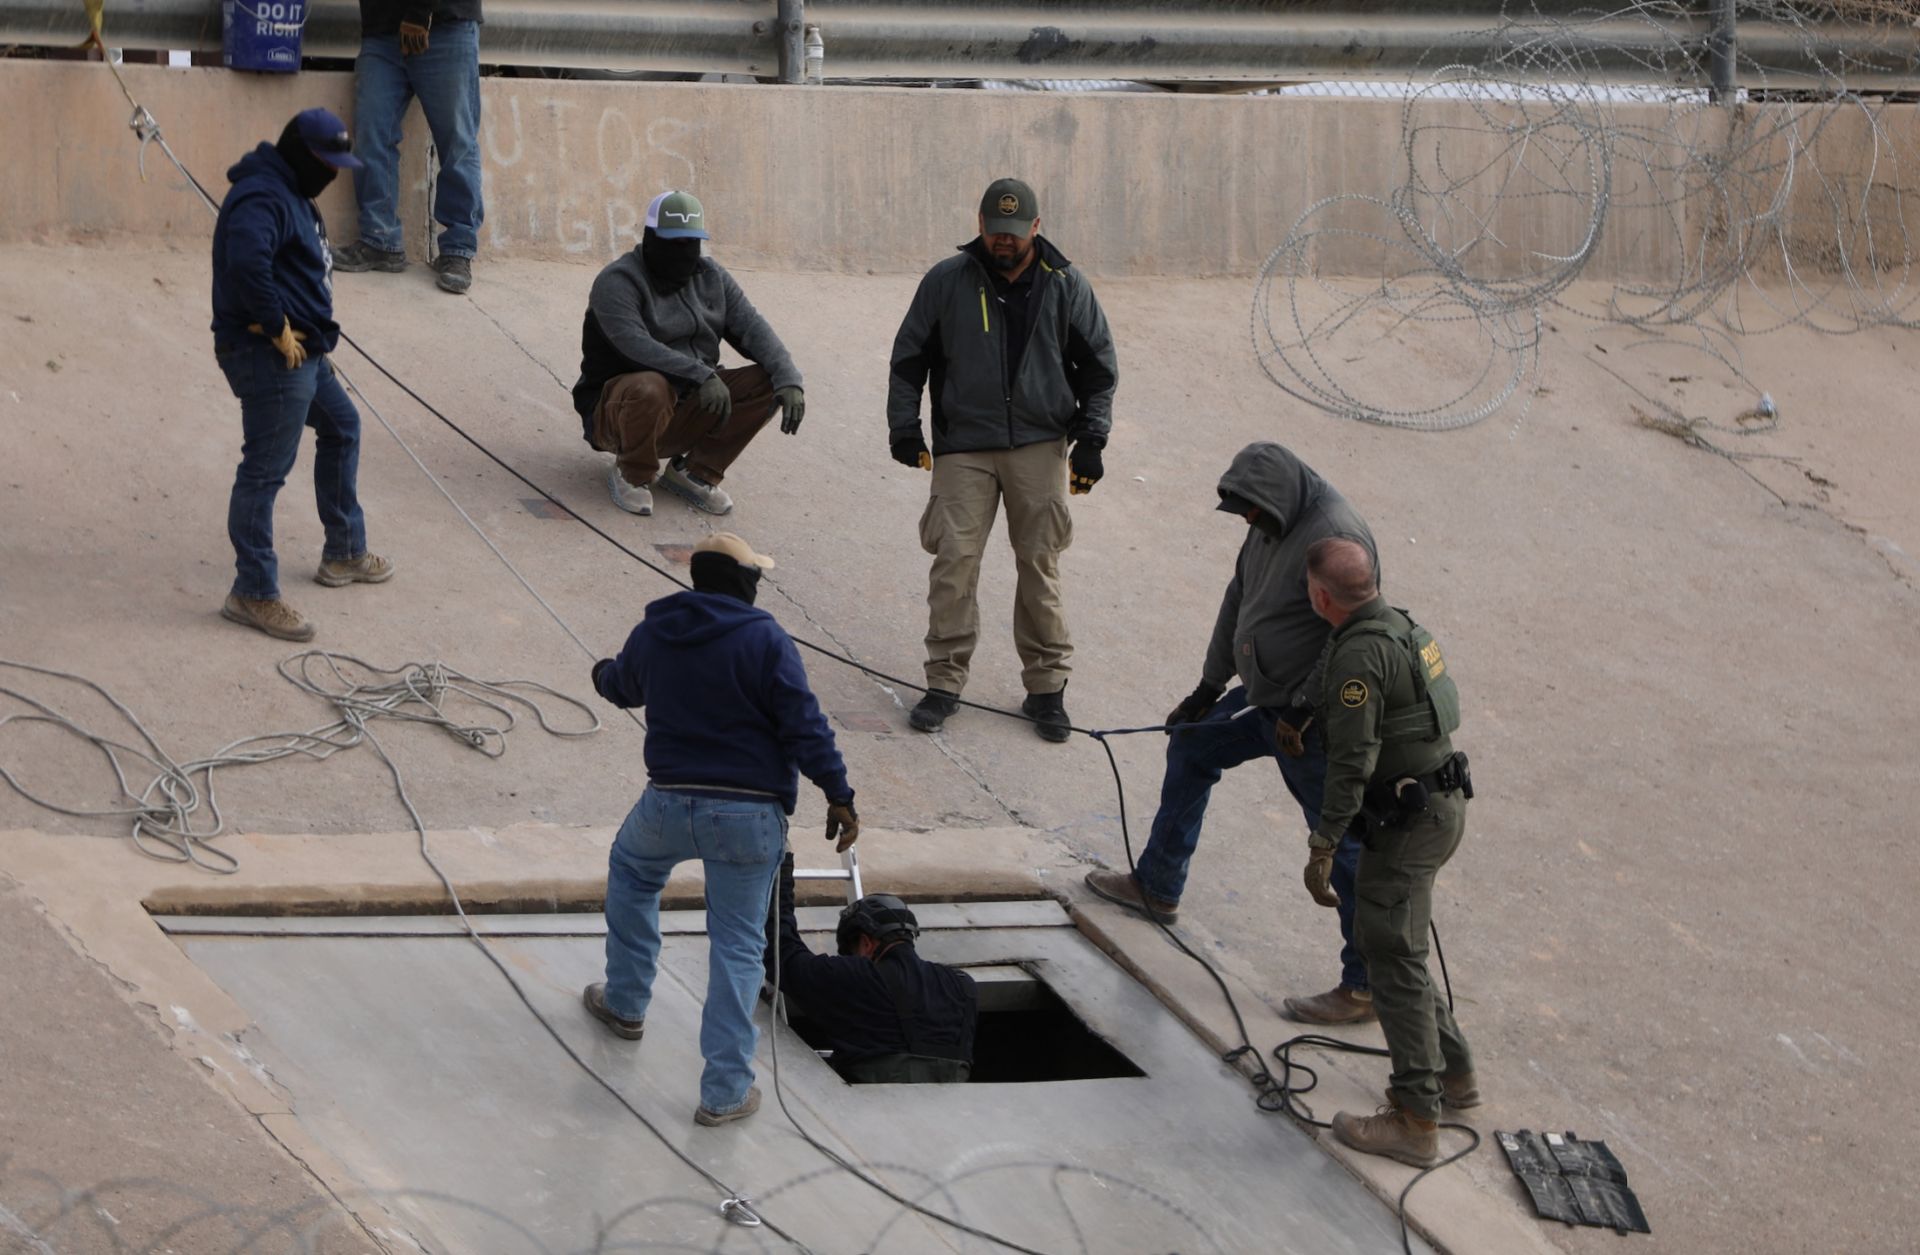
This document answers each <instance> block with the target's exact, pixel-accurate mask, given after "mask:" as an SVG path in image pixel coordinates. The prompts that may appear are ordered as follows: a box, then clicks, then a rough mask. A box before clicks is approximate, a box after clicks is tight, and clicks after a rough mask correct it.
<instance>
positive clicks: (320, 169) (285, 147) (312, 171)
mask: <svg viewBox="0 0 1920 1255" xmlns="http://www.w3.org/2000/svg"><path fill="white" fill-rule="evenodd" d="M273 147H274V151H276V152H278V153H279V154H280V155H281V157H283V158H285V159H286V163H287V164H288V165H290V166H292V167H293V181H294V186H296V187H298V188H299V189H300V194H301V195H302V196H304V197H306V198H307V199H308V200H313V199H314V198H315V197H317V196H319V195H320V193H322V192H324V191H326V190H327V185H328V184H330V183H332V182H333V180H334V178H335V176H337V175H338V174H339V173H340V172H339V171H338V170H335V169H334V168H333V167H332V166H330V165H328V164H327V163H326V162H324V161H322V160H320V158H318V157H316V156H314V155H313V149H311V148H308V147H307V141H305V140H303V139H301V138H300V131H299V129H298V128H297V127H296V126H295V125H294V124H293V123H292V122H289V123H287V129H286V130H284V131H281V132H280V140H279V142H278V143H276V144H274V146H273Z"/></svg>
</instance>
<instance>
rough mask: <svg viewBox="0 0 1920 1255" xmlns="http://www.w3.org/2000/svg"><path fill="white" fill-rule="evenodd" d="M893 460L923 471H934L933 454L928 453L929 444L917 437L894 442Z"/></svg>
mask: <svg viewBox="0 0 1920 1255" xmlns="http://www.w3.org/2000/svg"><path fill="white" fill-rule="evenodd" d="M893 460H894V461H896V462H898V463H899V464H900V465H902V466H911V467H915V468H917V469H919V470H923V471H930V470H932V469H933V454H931V453H929V452H927V442H926V441H924V440H922V439H921V438H920V437H919V436H917V435H914V436H908V437H906V438H905V439H902V440H896V441H894V442H893Z"/></svg>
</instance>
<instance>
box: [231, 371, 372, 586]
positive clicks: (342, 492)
mask: <svg viewBox="0 0 1920 1255" xmlns="http://www.w3.org/2000/svg"><path fill="white" fill-rule="evenodd" d="M214 356H215V358H216V359H217V360H218V361H219V363H220V369H221V371H223V372H224V373H225V374H226V376H227V386H228V387H230V388H232V389H233V395H234V396H236V397H239V398H240V430H241V444H240V469H239V470H238V471H237V472H235V474H234V477H233V496H232V497H231V498H230V499H229V500H228V502H227V537H228V539H230V540H232V541H233V565H234V579H233V591H234V592H235V593H236V594H237V595H239V596H241V597H258V598H261V599H268V598H273V597H278V596H279V595H280V564H279V561H278V560H277V559H276V558H275V557H274V554H273V502H274V498H275V497H277V496H279V494H280V487H281V485H283V484H285V483H286V482H287V472H288V471H290V470H292V469H293V463H294V459H295V458H296V457H298V456H299V454H300V432H301V430H302V429H303V428H307V427H311V428H313V499H314V504H315V505H317V506H318V507H319V508H320V524H321V526H322V527H324V528H325V529H326V533H327V540H326V548H325V549H324V550H323V551H322V554H323V556H324V557H326V558H329V559H333V560H335V561H342V560H345V559H348V558H357V557H359V556H360V555H361V554H363V553H365V552H366V551H367V522H366V519H365V517H364V516H363V515H362V514H361V513H360V497H359V494H358V492H357V490H356V488H355V481H356V480H357V479H358V477H359V473H360V411H359V410H356V409H354V408H353V402H352V401H350V400H348V399H347V393H346V390H345V389H344V388H342V387H341V386H340V380H339V379H338V378H336V377H335V376H334V373H333V366H332V365H331V364H330V363H329V362H328V361H327V359H326V358H325V357H322V356H319V355H317V354H316V355H315V356H313V357H309V358H308V359H307V360H306V361H305V362H304V363H303V364H302V365H301V366H300V368H299V369H298V370H288V369H287V365H286V361H285V359H283V358H282V357H281V356H280V350H278V349H276V348H274V347H273V345H271V344H269V343H267V341H266V340H265V339H263V338H261V337H259V336H249V337H248V338H247V339H246V340H244V341H242V342H241V343H239V344H236V345H234V346H233V347H232V348H229V349H225V350H221V351H218V352H216V353H215V354H214Z"/></svg>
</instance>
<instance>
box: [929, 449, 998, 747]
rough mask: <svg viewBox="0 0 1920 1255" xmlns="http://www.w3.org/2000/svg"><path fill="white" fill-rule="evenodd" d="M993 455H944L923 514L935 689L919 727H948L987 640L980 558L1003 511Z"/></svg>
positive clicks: (931, 686) (936, 463)
mask: <svg viewBox="0 0 1920 1255" xmlns="http://www.w3.org/2000/svg"><path fill="white" fill-rule="evenodd" d="M994 459H995V455H994V454H992V453H942V454H940V455H939V456H938V457H936V458H934V460H933V483H932V485H931V488H930V490H929V492H928V496H927V508H926V510H925V511H923V512H922V513H921V515H920V547H921V548H922V549H924V550H926V552H927V553H929V554H931V555H932V556H933V563H932V565H931V566H930V567H929V568H928V571H927V636H926V647H927V661H926V677H927V687H928V689H930V690H932V691H931V692H929V693H928V694H927V696H926V697H924V698H922V699H921V701H920V704H919V705H917V706H915V707H914V709H913V714H912V716H911V722H912V724H913V726H914V727H915V728H916V729H918V730H919V731H921V732H932V731H936V730H937V729H939V728H940V726H941V725H942V724H943V723H944V722H945V720H946V718H947V716H949V715H951V714H952V713H953V711H954V709H955V707H954V706H953V704H952V700H953V699H954V698H956V697H958V696H959V695H960V693H961V692H962V691H963V690H965V688H966V687H967V671H968V668H969V667H970V666H971V664H972V661H973V650H974V646H975V644H976V643H977V642H978V641H979V639H980V603H979V589H980V559H981V557H982V555H984V554H985V553H986V548H987V537H988V535H989V534H990V533H991V532H992V531H993V519H994V515H995V514H997V513H998V512H999V509H1000V477H999V474H998V472H997V471H996V469H995V462H994Z"/></svg>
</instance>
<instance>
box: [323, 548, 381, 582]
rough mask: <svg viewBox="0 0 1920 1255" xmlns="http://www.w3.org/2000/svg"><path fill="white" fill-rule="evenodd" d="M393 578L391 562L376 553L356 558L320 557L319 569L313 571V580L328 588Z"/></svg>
mask: <svg viewBox="0 0 1920 1255" xmlns="http://www.w3.org/2000/svg"><path fill="white" fill-rule="evenodd" d="M392 578H393V563H391V562H389V561H387V560H386V559H385V558H383V557H381V556H380V555H379V554H377V553H363V554H361V555H360V556H359V557H357V558H322V559H320V569H319V570H318V571H315V572H314V573H313V582H314V583H316V584H325V585H326V586H327V587H328V588H341V587H344V586H345V585H348V584H384V583H386V582H387V581H388V580H390V579H392Z"/></svg>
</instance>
